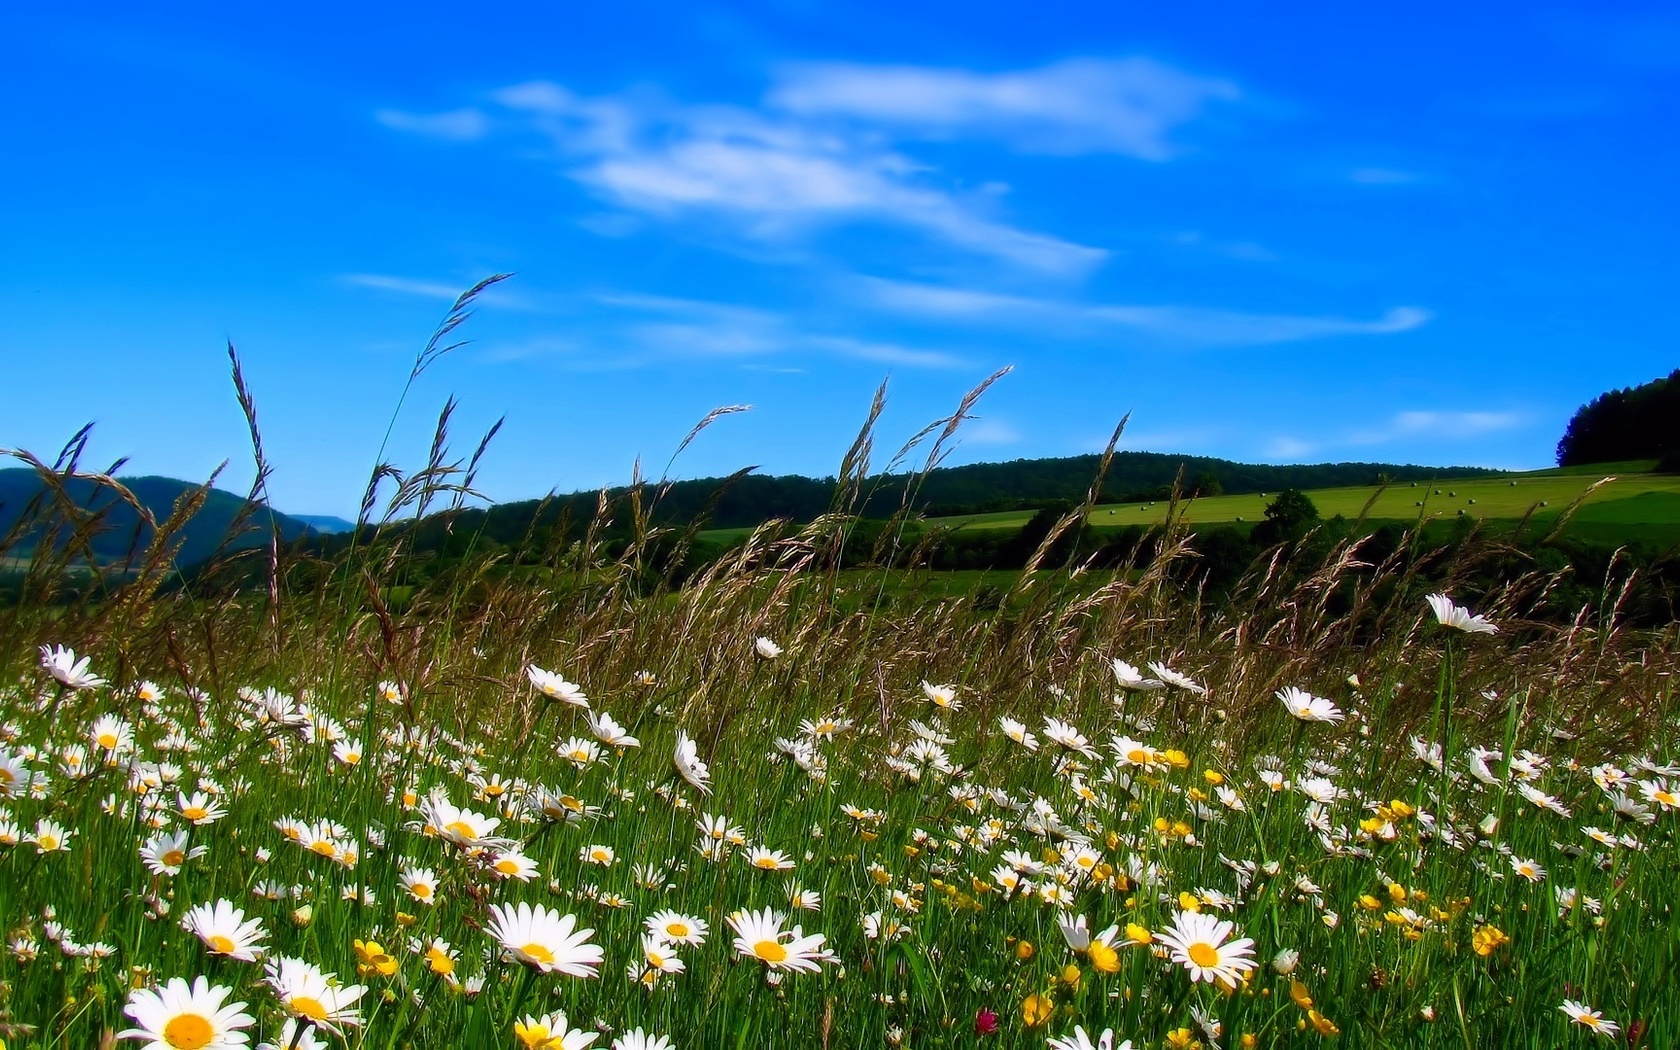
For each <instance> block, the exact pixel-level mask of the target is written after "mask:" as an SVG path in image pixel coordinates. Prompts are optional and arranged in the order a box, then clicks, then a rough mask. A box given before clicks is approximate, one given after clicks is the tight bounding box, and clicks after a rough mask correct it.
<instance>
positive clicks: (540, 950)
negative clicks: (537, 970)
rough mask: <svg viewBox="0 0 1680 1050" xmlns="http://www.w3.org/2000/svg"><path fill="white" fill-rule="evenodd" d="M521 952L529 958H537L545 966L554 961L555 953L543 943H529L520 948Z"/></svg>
mask: <svg viewBox="0 0 1680 1050" xmlns="http://www.w3.org/2000/svg"><path fill="white" fill-rule="evenodd" d="M519 954H521V955H523V956H525V957H526V958H528V959H535V960H536V961H537V962H539V963H541V964H542V965H544V966H547V965H549V964H551V963H553V962H554V953H553V952H551V951H549V950H548V948H546V947H545V946H543V945H541V944H527V945H526V946H525V947H523V948H521V949H519Z"/></svg>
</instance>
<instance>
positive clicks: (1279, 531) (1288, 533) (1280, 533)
mask: <svg viewBox="0 0 1680 1050" xmlns="http://www.w3.org/2000/svg"><path fill="white" fill-rule="evenodd" d="M1317 522H1318V507H1317V506H1316V505H1315V504H1314V503H1313V501H1312V500H1311V499H1310V498H1309V497H1308V496H1307V494H1306V493H1305V492H1302V491H1301V490H1300V489H1284V490H1283V491H1282V492H1280V493H1278V494H1277V496H1276V498H1274V499H1273V500H1272V501H1271V502H1270V503H1268V504H1266V519H1265V520H1264V521H1262V522H1260V523H1259V524H1258V525H1256V526H1254V532H1253V533H1252V534H1251V535H1252V536H1253V538H1254V541H1255V542H1256V543H1260V544H1263V545H1266V546H1270V545H1271V544H1274V543H1279V542H1281V541H1283V540H1298V539H1300V538H1301V537H1302V536H1303V535H1305V534H1306V531H1307V530H1308V529H1309V528H1311V527H1312V526H1313V525H1315V524H1316V523H1317Z"/></svg>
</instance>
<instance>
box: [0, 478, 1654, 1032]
mask: <svg viewBox="0 0 1680 1050" xmlns="http://www.w3.org/2000/svg"><path fill="white" fill-rule="evenodd" d="M1659 495H1660V493H1659ZM1630 498H1641V497H1637V496H1634V497H1630ZM1645 498H1650V497H1645ZM1616 505H1617V501H1610V502H1606V503H1604V504H1599V506H1604V507H1615V506H1616ZM814 546H815V545H814V544H813V543H812V542H811V541H810V540H809V539H808V538H805V537H800V536H792V537H788V538H787V539H785V540H779V541H775V542H774V543H772V544H771V545H769V546H768V547H766V548H765V549H764V550H763V551H761V552H759V557H758V558H757V559H755V560H752V561H751V562H747V561H742V562H739V563H737V565H738V567H737V568H734V569H731V568H728V567H727V566H719V567H714V569H713V570H711V571H709V572H708V573H706V574H705V575H703V576H702V577H700V578H699V579H697V580H695V581H692V582H691V584H690V585H689V586H688V587H686V588H685V589H683V590H681V591H676V592H672V593H668V594H660V595H655V596H652V597H644V596H641V595H640V594H639V593H638V592H637V591H636V589H635V588H634V586H633V583H632V581H633V580H634V574H633V573H631V572H622V573H621V572H618V571H617V568H616V567H615V566H614V565H613V564H611V563H602V562H600V561H598V560H595V559H591V558H576V557H575V554H574V553H568V554H567V558H568V561H567V562H565V563H564V564H557V565H556V566H553V567H551V569H550V570H549V573H548V575H547V576H546V577H545V581H546V582H543V583H541V584H536V583H532V582H530V581H509V582H504V583H502V584H499V585H495V586H494V588H493V589H490V590H488V591H483V590H479V589H477V588H479V587H484V586H489V585H487V584H476V585H475V584H474V583H473V580H474V577H473V575H472V572H470V571H464V572H463V574H461V575H458V576H456V577H455V578H454V579H453V580H452V581H451V582H449V583H448V584H447V587H446V589H442V590H439V589H436V588H435V587H432V586H426V587H420V588H417V589H414V590H412V591H410V592H409V593H407V594H406V595H405V600H404V601H403V602H402V603H401V606H400V608H394V607H392V606H388V605H383V604H380V605H371V604H369V602H370V601H371V600H373V599H372V598H370V595H377V594H378V593H379V591H378V589H377V587H376V582H377V581H376V580H375V579H374V577H373V575H372V573H373V572H374V571H375V569H376V568H378V567H379V566H399V565H400V553H401V552H400V548H396V549H393V550H391V551H383V550H379V549H368V550H365V551H363V554H362V556H363V557H364V559H365V560H364V561H363V562H361V563H359V564H360V566H361V567H360V568H357V569H356V570H355V571H353V572H346V573H345V578H346V579H348V580H350V581H351V583H350V585H349V586H348V587H347V588H346V589H345V590H344V591H342V592H339V591H332V590H329V591H325V592H321V593H311V594H300V595H288V594H286V593H284V590H283V588H282V589H280V590H277V591H276V592H275V595H276V597H277V599H278V603H277V604H275V603H273V602H272V601H265V600H264V597H263V595H262V594H261V593H256V594H253V593H250V592H234V593H231V594H228V595H225V596H223V597H220V598H215V599H190V600H189V599H187V598H184V597H179V596H177V597H169V596H166V595H162V594H159V593H156V592H154V591H149V590H146V589H144V584H143V582H133V581H130V582H128V583H125V584H124V585H123V586H122V587H121V588H120V589H119V590H118V591H117V592H116V593H114V594H112V595H111V596H110V597H109V599H108V600H106V601H103V602H98V603H88V604H84V605H73V606H60V607H54V608H31V607H29V606H13V607H8V608H3V609H0V681H4V682H5V683H7V684H6V685H5V686H4V687H0V928H4V930H5V931H6V933H7V938H8V945H7V948H6V950H5V951H4V952H3V953H0V1038H4V1039H5V1041H6V1045H7V1046H8V1047H13V1048H15V1047H31V1048H43V1050H44V1048H47V1047H68V1046H107V1045H111V1040H112V1038H113V1036H114V1035H116V1034H117V1033H119V1032H121V1031H122V1030H124V1029H125V1028H129V1027H132V1026H134V1025H136V1024H139V1025H140V1028H139V1029H137V1031H140V1032H150V1033H152V1035H153V1036H155V1041H154V1042H153V1043H152V1044H151V1045H156V1046H163V1047H173V1048H177V1050H186V1048H204V1047H219V1046H234V1045H241V1044H240V1043H238V1042H237V1041H232V1040H229V1039H228V1038H226V1037H228V1036H230V1035H250V1036H251V1037H252V1039H251V1041H252V1042H256V1040H258V1039H261V1040H263V1041H264V1042H263V1044H262V1045H264V1046H267V1047H271V1048H273V1050H291V1048H293V1047H298V1048H305V1047H325V1046H336V1045H347V1046H350V1047H356V1048H376V1047H377V1048H395V1047H423V1048H431V1047H438V1048H442V1047H459V1046H472V1047H493V1046H508V1047H522V1048H526V1050H532V1048H543V1050H555V1048H559V1050H567V1048H571V1050H577V1048H581V1047H584V1046H589V1045H594V1046H599V1047H613V1048H617V1050H644V1048H647V1047H654V1048H662V1050H663V1048H670V1047H681V1048H700V1047H813V1048H819V1047H820V1048H832V1047H871V1048H873V1047H948V1048H954V1047H973V1046H998V1047H1009V1048H1034V1050H1036V1048H1051V1050H1065V1048H1070V1047H1071V1048H1074V1050H1086V1047H1087V1046H1088V1045H1090V1044H1088V1043H1087V1042H1085V1041H1084V1037H1085V1036H1086V1035H1088V1036H1089V1038H1090V1039H1091V1040H1092V1041H1093V1042H1094V1041H1096V1040H1097V1039H1098V1037H1099V1034H1100V1033H1102V1032H1104V1031H1112V1032H1114V1033H1115V1038H1116V1042H1117V1043H1118V1042H1120V1041H1124V1040H1131V1041H1132V1045H1133V1046H1134V1047H1136V1048H1141V1047H1167V1048H1180V1050H1189V1048H1193V1047H1200V1048H1202V1050H1210V1048H1211V1047H1213V1046H1215V1045H1217V1046H1221V1047H1258V1046H1264V1047H1314V1046H1320V1045H1325V1044H1327V1043H1328V1041H1330V1040H1332V1039H1335V1038H1337V1037H1338V1036H1339V1037H1340V1038H1342V1039H1344V1040H1346V1042H1347V1044H1348V1045H1356V1046H1384V1047H1432V1046H1466V1045H1469V1046H1501V1047H1535V1048H1538V1047H1553V1046H1560V1045H1576V1044H1579V1045H1592V1044H1593V1043H1595V1041H1596V1039H1597V1037H1596V1036H1595V1035H1594V1032H1595V1031H1597V1032H1601V1033H1602V1032H1605V1031H1608V1030H1609V1029H1608V1026H1609V1025H1611V1024H1614V1025H1617V1026H1619V1027H1620V1029H1621V1030H1622V1031H1623V1032H1626V1033H1629V1034H1631V1035H1632V1036H1633V1038H1632V1039H1631V1040H1629V1042H1630V1043H1631V1045H1635V1046H1653V1047H1654V1046H1671V1045H1676V1044H1677V1043H1680V1013H1677V1012H1676V1011H1675V1010H1674V1009H1673V1003H1674V1002H1675V1001H1676V998H1677V989H1676V987H1675V983H1674V982H1675V981H1676V979H1677V975H1680V917H1677V915H1676V912H1675V909H1674V907H1673V904H1674V893H1675V891H1674V886H1675V878H1676V874H1677V868H1676V862H1675V860H1674V858H1675V856H1676V846H1677V845H1680V843H1677V841H1676V826H1675V820H1676V819H1677V818H1676V814H1675V808H1676V807H1677V806H1680V800H1677V799H1676V798H1675V795H1674V794H1673V793H1672V792H1674V791H1675V789H1676V788H1677V787H1680V783H1677V780H1680V765H1674V764H1672V763H1674V762H1675V761H1676V759H1680V743H1677V739H1676V733H1675V730H1676V720H1675V716H1674V711H1675V709H1674V704H1673V692H1672V690H1673V684H1672V683H1673V682H1674V681H1675V680H1676V678H1675V675H1676V672H1677V671H1680V656H1677V653H1680V644H1677V641H1676V639H1675V638H1674V637H1673V635H1672V632H1669V633H1665V634H1660V635H1659V634H1651V633H1641V634H1633V633H1630V632H1627V631H1625V630H1622V629H1620V628H1618V627H1617V625H1616V624H1615V623H1614V622H1608V621H1603V620H1600V619H1595V618H1594V617H1593V616H1592V615H1591V614H1588V615H1586V616H1584V617H1583V618H1582V619H1581V620H1580V622H1579V623H1578V624H1576V625H1575V626H1573V627H1571V628H1569V629H1561V628H1560V629H1551V628H1547V627H1546V626H1545V625H1543V624H1536V623H1524V622H1522V620H1521V619H1520V616H1519V615H1518V613H1517V611H1516V610H1517V608H1518V604H1517V603H1519V602H1520V600H1521V598H1520V596H1521V595H1523V594H1525V593H1531V591H1532V589H1533V588H1535V587H1537V586H1539V585H1540V581H1538V580H1527V581H1522V580H1513V581H1510V582H1509V584H1508V586H1507V587H1506V588H1505V589H1501V590H1498V591H1496V592H1494V593H1490V594H1487V595H1485V596H1484V601H1485V607H1484V608H1483V609H1482V610H1479V611H1485V612H1487V613H1488V614H1489V615H1491V616H1492V617H1493V618H1494V619H1495V620H1497V621H1501V623H1500V626H1501V627H1502V628H1503V630H1502V632H1501V633H1499V634H1494V635H1489V634H1471V633H1465V632H1463V631H1460V630H1457V629H1455V628H1453V627H1451V626H1447V625H1443V624H1440V623H1437V622H1436V620H1437V617H1436V615H1435V614H1434V613H1433V612H1432V611H1431V610H1430V608H1429V607H1428V606H1427V605H1426V603H1425V602H1424V600H1423V595H1422V593H1420V592H1419V590H1418V589H1417V588H1416V586H1415V585H1412V586H1410V587H1408V584H1407V583H1406V582H1405V581H1404V580H1401V579H1398V578H1396V579H1390V580H1383V579H1369V578H1363V577H1350V578H1349V585H1350V586H1351V587H1352V588H1353V590H1354V594H1353V595H1352V597H1351V599H1350V601H1349V604H1348V607H1349V608H1350V609H1351V610H1353V612H1348V613H1337V614H1333V613H1331V612H1330V611H1329V607H1328V606H1327V605H1326V604H1325V596H1326V595H1327V594H1328V593H1329V590H1328V589H1322V588H1319V587H1318V585H1317V584H1314V583H1313V582H1312V580H1313V579H1316V578H1318V577H1319V576H1320V575H1322V572H1325V571H1330V572H1332V573H1334V571H1335V570H1333V569H1325V570H1319V571H1318V572H1315V573H1309V574H1308V575H1307V576H1306V577H1303V582H1301V583H1298V584H1291V583H1288V582H1287V579H1288V578H1287V577H1284V576H1275V575H1265V576H1262V577H1260V578H1257V580H1256V582H1255V583H1254V585H1253V587H1254V589H1253V591H1252V593H1249V594H1247V595H1235V596H1233V598H1232V601H1231V602H1230V603H1229V604H1228V605H1226V606H1222V607H1220V608H1217V609H1210V608H1206V607H1202V606H1198V605H1197V604H1195V603H1193V602H1191V601H1187V600H1186V599H1185V598H1184V597H1183V596H1181V595H1180V594H1179V592H1178V591H1177V590H1176V588H1174V587H1172V586H1170V585H1169V583H1168V581H1169V578H1170V566H1168V565H1166V564H1164V563H1165V562H1166V561H1167V559H1162V562H1161V563H1158V564H1157V565H1156V566H1154V567H1152V568H1150V569H1148V570H1137V571H1131V572H1122V573H1088V574H1085V575H1083V576H1081V577H1080V578H1077V579H1070V578H1069V577H1067V576H1066V575H1064V574H1059V573H1037V574H1028V573H1018V572H1017V573H984V574H982V573H944V574H935V573H903V572H899V573H887V574H883V573H880V572H877V571H873V570H854V571H848V572H843V573H835V574H828V573H825V572H820V571H814V568H813V566H812V564H811V562H810V560H809V559H810V557H811V551H812V550H813V549H814ZM1461 556H1464V557H1472V556H1473V552H1461ZM490 564H492V563H491V561H490V560H489V559H486V562H485V567H486V568H487V567H488V566H489V565H490ZM566 565H571V566H574V568H572V569H567V568H566V567H565V566H566ZM486 579H487V578H486ZM618 581H624V583H623V586H620V584H619V582H618ZM386 591H387V593H388V592H389V589H388V588H387V589H386ZM1377 594H1381V595H1383V596H1384V597H1383V599H1382V600H1383V603H1384V604H1383V605H1382V606H1381V607H1380V608H1376V607H1372V606H1371V605H1370V604H1369V603H1370V602H1371V601H1372V600H1373V596H1374V595H1377ZM1359 610H1364V612H1363V613H1361V612H1359ZM1355 616H1357V617H1358V619H1357V622H1356V620H1355V619H1354V617H1355ZM1476 624H1477V622H1467V623H1464V624H1463V625H1464V626H1467V627H1474V626H1476ZM64 642H70V643H72V644H74V646H75V647H76V648H77V650H78V651H79V652H81V653H82V654H83V655H85V656H87V657H89V658H90V660H91V663H90V665H88V666H86V667H84V668H80V669H78V668H77V667H75V666H74V662H73V658H72V657H71V656H69V655H68V654H66V655H64V656H63V657H62V658H58V659H49V658H48V656H49V654H42V655H41V657H40V658H37V652H38V650H37V649H36V646H37V645H43V644H59V643H64ZM771 643H774V644H771ZM1116 659H1121V660H1125V661H1128V662H1129V663H1131V664H1135V665H1137V667H1139V668H1142V670H1141V671H1140V672H1137V673H1134V672H1133V670H1132V669H1131V668H1130V667H1119V666H1117V665H1115V664H1114V663H1113V661H1114V660H1116ZM545 668H546V669H548V670H547V671H545V670H544V669H545ZM550 672H552V673H550ZM88 675H99V676H102V678H107V679H109V680H100V681H94V680H92V679H90V678H88V677H87V676H88ZM561 676H563V678H562V677H561ZM1142 677H1147V678H1148V679H1150V681H1147V682H1140V681H1139V678H1142ZM568 680H569V681H568ZM574 682H575V683H576V684H575V685H574V684H572V683H574ZM1292 690H1300V691H1301V692H1299V693H1296V692H1292ZM1308 694H1311V696H1316V697H1318V699H1317V700H1311V699H1310V697H1309V695H1308ZM1285 698H1287V699H1288V701H1289V703H1292V704H1294V705H1295V706H1293V707H1291V706H1289V705H1288V704H1286V703H1285V702H1284V699H1285ZM177 981H178V982H194V981H203V982H205V983H204V990H203V991H202V992H201V993H195V992H194V991H193V990H192V987H191V986H190V984H189V983H181V984H174V983H173V982H177ZM154 989H155V990H157V991H154ZM159 995H161V996H162V998H159V997H158V996H159ZM224 998H225V1000H226V1002H227V1003H230V1004H238V1009H234V1008H229V1009H226V1010H222V1011H220V1012H218V1010H217V1009H216V1006H217V1004H218V1003H220V1002H222V1001H223V999H224ZM125 1011H126V1013H125ZM1582 1011H1597V1012H1582ZM1594 1026H1596V1027H1594Z"/></svg>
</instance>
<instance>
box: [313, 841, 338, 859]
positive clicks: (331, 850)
mask: <svg viewBox="0 0 1680 1050" xmlns="http://www.w3.org/2000/svg"><path fill="white" fill-rule="evenodd" d="M309 850H310V852H312V853H319V854H320V855H321V856H323V857H330V856H332V855H333V854H335V853H337V852H338V847H337V846H334V845H333V844H332V843H331V842H328V841H327V840H326V839H318V840H316V841H315V842H312V843H310V846H309Z"/></svg>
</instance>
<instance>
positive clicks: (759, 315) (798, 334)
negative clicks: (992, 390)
mask: <svg viewBox="0 0 1680 1050" xmlns="http://www.w3.org/2000/svg"><path fill="white" fill-rule="evenodd" d="M600 302H601V303H602V304H604V305H607V306H611V307H616V308H618V309H619V310H621V311H625V312H628V313H631V314H633V315H635V319H634V320H631V321H629V322H628V323H626V324H623V325H622V326H621V327H620V328H619V333H620V336H619V337H620V340H621V341H622V342H623V344H624V346H625V348H626V350H627V351H629V352H631V353H633V354H635V355H639V356H641V357H644V358H651V357H669V356H672V355H677V356H690V357H712V358H735V359H742V360H745V359H751V358H757V357H771V356H810V355H825V356H832V357H842V358H847V359H850V360H855V361H872V362H877V363H882V364H888V365H903V366H905V367H909V368H956V367H961V366H962V365H963V364H964V362H963V361H962V360H961V359H960V358H959V357H957V356H955V355H953V354H951V353H949V352H947V351H944V350H929V349H926V348H922V347H912V346H904V345H901V344H898V343H890V342H879V341H872V340H868V339H860V338H857V337H854V336H851V335H836V334H832V333H826V332H813V331H808V330H806V329H804V328H803V327H801V326H799V325H798V324H796V323H795V322H794V321H793V320H792V319H790V318H788V317H786V316H784V315H782V314H778V313H773V312H771V311H768V310H760V309H756V308H753V307H745V306H736V305H733V304H730V303H716V302H706V301H703V300H695V299H673V298H667V297H662V296H651V295H611V296H602V297H600Z"/></svg>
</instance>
